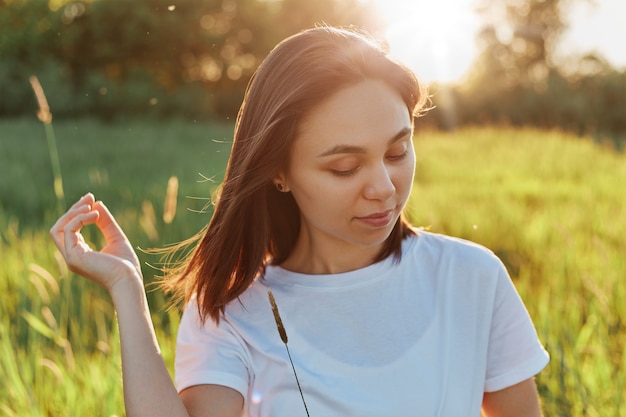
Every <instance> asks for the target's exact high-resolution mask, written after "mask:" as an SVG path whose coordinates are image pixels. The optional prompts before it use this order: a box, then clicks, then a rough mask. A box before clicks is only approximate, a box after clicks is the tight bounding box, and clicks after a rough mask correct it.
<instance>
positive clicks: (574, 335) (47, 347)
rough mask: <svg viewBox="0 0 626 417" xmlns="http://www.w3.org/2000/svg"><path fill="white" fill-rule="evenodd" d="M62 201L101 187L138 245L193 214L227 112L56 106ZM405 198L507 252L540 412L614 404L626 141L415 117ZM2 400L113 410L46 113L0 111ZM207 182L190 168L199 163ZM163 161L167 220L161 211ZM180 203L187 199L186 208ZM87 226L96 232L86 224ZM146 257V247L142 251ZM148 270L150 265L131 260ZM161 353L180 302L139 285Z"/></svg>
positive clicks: (221, 154)
mask: <svg viewBox="0 0 626 417" xmlns="http://www.w3.org/2000/svg"><path fill="white" fill-rule="evenodd" d="M54 128H55V133H56V137H57V143H58V146H59V156H60V159H61V168H62V172H63V182H64V185H65V195H66V199H67V201H73V200H75V199H76V198H78V197H79V196H80V195H82V194H84V193H85V192H86V191H87V190H91V191H93V192H94V193H95V194H96V196H97V197H98V198H102V199H104V200H105V201H106V202H107V204H108V205H109V206H110V207H111V209H112V211H113V212H114V214H115V215H116V216H117V217H118V219H119V221H120V223H121V224H122V227H123V228H124V229H125V230H126V231H127V234H128V235H129V237H130V239H131V241H132V242H133V243H135V244H136V245H138V246H140V247H144V248H146V247H154V246H156V247H159V246H163V245H165V244H167V243H171V242H175V241H178V240H181V239H184V238H186V237H188V236H189V235H191V234H192V233H194V232H195V231H196V230H198V229H199V228H200V227H201V226H202V225H203V224H204V223H205V222H206V221H207V219H208V216H209V215H210V213H206V214H198V213H194V212H192V211H191V210H199V209H201V208H202V207H203V206H204V204H205V203H206V201H205V200H196V199H189V198H186V197H185V196H193V197H201V198H207V197H209V196H210V194H211V192H212V190H213V189H214V188H215V187H216V186H217V185H218V184H219V181H220V179H221V177H222V175H223V171H224V165H225V160H226V156H227V153H228V148H229V145H228V143H225V144H224V143H217V142H215V141H214V140H217V141H224V140H225V141H226V142H228V141H229V139H230V136H231V135H232V127H231V126H229V125H225V126H215V125H200V124H192V123H184V122H175V121H174V122H167V123H152V124H148V123H142V122H128V123H126V124H122V123H117V124H113V125H103V124H100V123H98V122H95V121H90V120H80V121H76V122H69V121H67V122H55V124H54ZM415 143H416V152H417V155H418V164H417V170H416V182H415V187H414V191H413V195H412V198H411V201H410V217H411V218H412V220H413V221H414V223H415V224H417V225H423V226H428V227H430V229H431V230H433V231H435V232H441V233H447V234H451V235H455V236H460V237H463V238H467V239H471V240H474V241H476V242H479V243H482V244H484V245H486V246H488V247H489V248H491V249H493V250H494V251H495V252H496V253H497V254H498V255H499V256H500V257H501V258H502V259H503V260H504V261H505V263H506V264H507V266H508V268H509V270H510V272H511V274H512V276H513V279H514V281H515V284H516V286H517V288H518V290H519V291H520V293H521V295H522V297H523V298H524V300H525V302H526V305H527V307H528V310H529V312H530V314H531V315H532V317H533V319H534V322H535V325H536V327H537V331H538V333H539V336H540V338H541V340H542V341H543V342H544V343H545V345H546V347H547V348H548V350H549V351H550V353H551V355H552V360H551V363H550V365H549V366H548V368H547V369H546V370H544V371H543V372H542V373H541V374H540V375H539V377H538V386H539V389H540V392H541V396H542V399H543V405H544V410H545V415H546V416H568V417H569V416H574V417H582V416H592V417H593V416H602V417H612V416H615V417H625V416H626V394H625V392H626V389H625V388H626V387H625V382H626V381H625V378H626V329H625V328H624V326H625V324H626V302H625V300H626V286H625V285H624V282H623V280H624V277H626V256H625V254H626V240H624V238H623V233H624V231H625V230H626V214H625V213H626V212H625V209H624V207H626V193H624V191H623V188H624V184H625V183H626V156H625V155H624V154H619V153H616V152H614V151H613V150H611V149H609V148H604V147H602V146H599V145H597V144H594V143H593V142H592V141H590V140H584V139H579V138H574V137H571V136H567V135H565V134H562V133H559V132H540V131H535V130H512V129H466V130H462V131H458V132H455V133H449V134H446V133H434V132H422V133H419V134H418V135H417V137H416V142H415ZM0 167H1V168H0V170H1V173H2V175H0V259H1V261H2V264H1V266H0V378H1V379H2V381H3V383H4V386H5V389H3V390H0V415H7V416H13V415H15V416H62V415H94V416H95V415H97V416H113V415H118V416H121V415H123V414H124V413H123V398H122V387H121V373H120V360H119V346H118V339H117V330H116V326H115V322H114V314H113V311H112V308H111V304H110V301H109V299H108V296H107V295H106V294H104V293H103V291H102V290H100V289H99V288H97V287H96V286H95V285H93V284H91V283H89V282H87V281H85V280H82V279H80V278H78V277H76V276H73V275H72V274H70V273H68V271H67V270H66V269H65V268H64V266H63V263H62V262H59V259H58V255H57V254H56V251H55V249H54V247H53V245H52V243H51V241H50V239H49V238H48V235H47V230H48V229H49V227H50V226H51V224H52V222H53V220H54V218H55V217H56V215H57V213H56V212H55V207H56V200H55V196H54V191H53V188H52V184H53V178H52V174H51V169H50V162H49V157H48V150H47V149H46V141H45V136H44V131H43V126H42V125H41V124H40V123H38V122H36V121H30V120H11V121H6V120H5V121H1V120H0ZM199 173H201V174H202V175H204V176H206V177H213V176H214V177H215V180H214V181H213V182H207V181H204V182H199V181H198V180H200V179H201V178H202V177H201V176H200V175H199ZM170 176H177V177H178V179H179V182H180V192H179V198H178V206H179V210H178V213H177V216H176V218H175V220H174V222H173V223H171V224H165V223H164V222H163V221H162V219H161V213H162V210H163V200H164V198H165V187H166V184H167V180H168V178H169V177H170ZM185 208H188V209H190V210H185ZM153 229H154V230H157V235H154V234H153V233H152V232H150V230H153ZM87 235H88V237H89V238H90V239H91V240H92V241H94V242H96V243H97V242H98V241H99V237H98V236H97V235H95V234H94V233H92V231H87ZM140 257H141V259H142V261H144V262H151V263H154V262H155V261H156V260H155V259H152V258H151V257H149V256H147V255H145V254H143V253H140ZM144 272H145V275H146V280H147V281H148V282H149V281H151V277H152V275H153V274H154V271H153V270H152V269H150V268H149V267H146V268H145V269H144ZM149 301H150V304H151V306H152V312H153V320H154V321H155V324H156V327H157V329H158V337H159V340H160V342H161V345H162V348H163V352H164V354H165V356H166V362H167V364H168V367H169V369H170V370H172V369H173V355H174V347H175V339H174V338H175V333H176V329H177V325H178V313H177V312H172V311H170V312H168V311H166V310H165V309H164V305H165V302H166V300H165V297H164V296H163V295H162V294H161V293H160V292H150V293H149Z"/></svg>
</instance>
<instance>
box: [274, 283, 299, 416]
mask: <svg viewBox="0 0 626 417" xmlns="http://www.w3.org/2000/svg"><path fill="white" fill-rule="evenodd" d="M267 296H268V298H269V299H270V305H271V306H272V313H273V314H274V321H276V329H277V330H278V334H279V335H280V340H282V341H283V343H284V344H285V349H287V356H289V363H291V369H292V370H293V376H294V377H296V384H297V385H298V391H300V397H301V398H302V404H304V411H306V415H307V417H309V409H308V408H307V406H306V401H305V400H304V394H303V393H302V387H301V386H300V380H299V379H298V374H297V373H296V367H295V366H294V365H293V360H292V359H291V352H289V345H287V341H288V340H289V339H287V331H286V330H285V326H284V325H283V320H282V319H281V318H280V313H279V312H278V305H277V304H276V299H275V298H274V294H273V293H272V290H267Z"/></svg>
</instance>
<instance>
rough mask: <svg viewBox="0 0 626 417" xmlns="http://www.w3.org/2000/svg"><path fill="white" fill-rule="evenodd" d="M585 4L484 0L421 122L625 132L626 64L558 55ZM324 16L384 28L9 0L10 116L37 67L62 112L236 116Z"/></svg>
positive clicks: (270, 13) (361, 15)
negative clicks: (455, 79) (454, 69)
mask: <svg viewBox="0 0 626 417" xmlns="http://www.w3.org/2000/svg"><path fill="white" fill-rule="evenodd" d="M581 1H592V0H476V7H477V8H478V10H479V12H480V15H481V16H482V19H483V28H482V31H481V32H480V33H479V35H478V39H477V42H479V48H480V51H481V54H480V55H479V56H478V58H477V59H476V61H475V63H474V66H473V69H472V71H471V73H470V74H469V75H468V77H467V78H466V79H464V80H463V81H462V82H461V83H458V84H451V85H434V86H432V88H431V92H432V93H433V104H434V105H435V106H436V109H435V110H434V111H432V112H431V114H430V115H429V116H428V117H427V118H425V119H424V122H423V123H425V124H430V125H435V126H437V127H440V128H447V129H451V128H455V127H457V126H461V125H466V124H481V123H492V124H512V125H524V124H530V125H535V126H540V127H546V128H552V127H560V128H563V129H566V130H571V131H574V132H576V133H579V134H592V135H599V136H604V137H606V136H608V137H612V138H624V137H625V136H626V71H624V70H622V71H619V70H616V69H614V68H612V67H611V66H610V65H609V64H608V63H607V62H606V61H604V60H603V59H602V57H599V56H594V55H588V56H578V57H570V58H569V60H561V61H560V62H557V60H556V58H555V55H554V53H555V46H556V44H557V41H558V38H559V36H560V35H561V33H562V32H563V30H564V29H565V28H566V26H567V22H566V21H565V20H564V10H567V7H569V6H571V5H572V4H573V3H574V2H581ZM321 22H323V23H326V24H330V25H341V26H348V25H353V26H356V27H359V28H364V29H365V30H368V31H369V32H371V33H373V34H375V35H377V36H382V35H381V34H383V33H384V29H385V28H384V23H383V22H382V21H381V20H380V19H378V18H377V13H376V10H375V9H374V6H373V5H372V3H371V2H368V1H366V0H316V1H309V0H132V1H128V0H90V1H68V0H0V117H6V116H14V115H20V114H25V113H32V112H34V110H35V101H34V98H33V93H32V91H31V90H30V85H29V83H28V77H29V76H30V75H37V76H38V77H39V79H40V80H41V83H42V85H43V87H44V89H45V91H46V93H47V95H48V99H49V101H50V106H51V108H52V111H53V113H54V115H55V117H78V116H84V115H90V116H94V115H97V116H98V117H101V118H104V119H114V118H119V117H126V116H127V117H136V116H154V117H185V118H190V119H206V118H210V117H219V118H226V117H231V118H234V115H235V114H236V111H237V109H238V107H239V104H240V102H241V98H242V96H243V91H244V89H245V87H246V85H247V82H248V80H249V78H250V76H251V75H252V73H253V71H254V70H255V68H256V67H257V66H258V64H259V63H260V61H261V60H262V59H263V57H264V56H265V55H266V54H267V53H268V52H269V51H270V50H271V48H272V47H273V46H274V45H275V44H276V43H277V42H279V41H280V40H281V39H283V38H284V37H286V36H288V35H291V34H293V33H295V32H297V31H299V30H301V29H304V28H308V27H311V26H313V25H314V24H316V23H321ZM416 24H419V22H416Z"/></svg>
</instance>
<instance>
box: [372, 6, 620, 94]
mask: <svg viewBox="0 0 626 417" xmlns="http://www.w3.org/2000/svg"><path fill="white" fill-rule="evenodd" d="M374 3H375V4H376V7H377V8H378V9H379V10H380V13H381V15H382V16H383V18H384V19H386V20H387V21H388V22H390V24H389V30H388V32H387V39H388V41H389V44H390V48H391V51H390V53H391V55H392V56H393V57H395V58H397V59H398V60H400V61H402V62H404V63H405V64H407V65H408V66H409V67H411V68H412V69H413V70H414V71H415V72H416V73H417V75H418V76H419V77H420V78H421V79H422V80H424V81H426V82H433V81H441V82H450V81H457V80H459V79H461V78H462V77H463V75H464V74H465V73H466V72H467V71H468V70H469V69H470V67H471V65H472V61H473V60H474V58H475V57H476V53H477V50H476V46H475V44H474V39H475V34H476V31H477V30H478V29H479V27H480V21H479V19H478V18H477V16H476V15H475V14H474V12H473V11H472V5H473V3H474V0H374ZM583 3H584V2H577V3H576V4H575V6H573V7H572V8H571V10H569V13H568V14H567V19H568V21H569V25H570V29H569V30H568V31H566V32H565V33H564V34H563V37H562V38H561V44H560V45H559V50H558V52H557V55H560V56H567V55H570V54H572V53H573V54H576V55H582V54H585V53H587V52H597V53H599V55H601V56H603V57H604V58H605V59H607V60H608V61H609V63H611V64H612V65H613V66H614V67H616V68H618V69H624V68H626V46H624V42H625V41H626V0H592V3H595V4H592V5H590V4H587V3H584V4H583Z"/></svg>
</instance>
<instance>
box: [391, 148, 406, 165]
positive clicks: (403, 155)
mask: <svg viewBox="0 0 626 417" xmlns="http://www.w3.org/2000/svg"><path fill="white" fill-rule="evenodd" d="M408 154H409V150H408V149H407V150H405V151H404V152H402V153H401V154H397V155H389V156H387V159H388V160H390V161H394V162H395V161H401V160H403V159H404V158H406V156H407V155H408Z"/></svg>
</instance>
